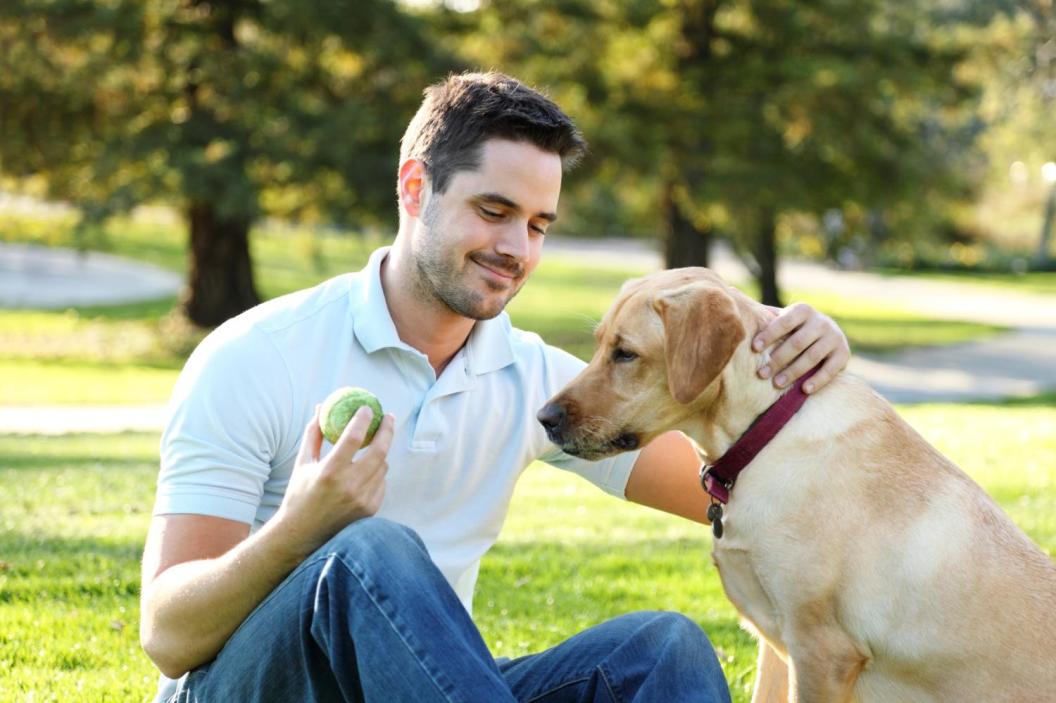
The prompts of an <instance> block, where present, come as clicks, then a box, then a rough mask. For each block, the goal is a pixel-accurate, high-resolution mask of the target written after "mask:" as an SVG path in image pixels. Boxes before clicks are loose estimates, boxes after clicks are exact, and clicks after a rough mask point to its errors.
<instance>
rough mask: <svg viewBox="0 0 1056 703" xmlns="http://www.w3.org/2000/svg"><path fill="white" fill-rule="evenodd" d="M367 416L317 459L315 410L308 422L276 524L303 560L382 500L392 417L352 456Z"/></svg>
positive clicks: (365, 411) (361, 414) (359, 415)
mask: <svg viewBox="0 0 1056 703" xmlns="http://www.w3.org/2000/svg"><path fill="white" fill-rule="evenodd" d="M371 416H372V414H371V410H370V408H369V407H367V406H363V407H362V408H360V409H359V410H358V411H356V414H355V415H353V416H352V420H351V421H350V422H349V423H348V426H347V427H345V430H344V432H342V433H341V437H340V439H338V440H337V444H335V445H334V448H333V450H332V451H331V452H330V453H329V454H327V455H326V456H325V457H323V458H322V459H320V458H319V452H320V449H321V447H322V444H323V434H322V432H321V431H320V430H319V408H318V407H317V408H316V409H315V415H313V416H312V419H311V420H309V422H308V426H307V427H306V428H305V430H304V436H303V437H302V438H301V448H300V452H299V453H298V455H297V461H296V464H295V466H294V469H293V474H292V475H291V476H290V484H289V487H288V488H287V489H286V495H285V497H284V499H283V501H282V505H281V506H280V507H279V512H278V514H277V515H276V518H277V519H279V520H281V521H282V522H284V523H286V529H287V530H288V534H289V535H290V539H291V543H295V544H296V545H297V546H298V548H299V549H300V551H302V552H304V554H305V555H307V554H310V553H311V552H312V551H314V550H315V549H317V548H318V547H320V546H322V545H323V543H325V542H326V541H327V540H328V539H330V538H331V537H333V536H334V535H335V534H337V533H338V532H340V531H341V530H342V529H344V528H345V527H346V526H348V525H350V524H352V523H353V522H355V521H356V520H359V519H360V518H364V517H370V516H371V515H374V514H375V513H376V512H377V511H378V508H379V507H381V501H382V498H383V497H384V496H385V474H386V473H387V472H388V468H389V465H388V462H387V461H386V455H387V454H388V452H389V447H390V446H391V444H392V433H393V423H394V420H393V416H392V415H390V414H386V415H385V416H384V417H383V418H382V420H381V426H380V427H378V431H377V433H376V434H375V435H374V439H373V441H372V442H371V443H370V445H369V446H368V447H367V448H366V449H365V450H364V451H363V452H361V453H359V454H358V455H357V452H358V451H359V449H360V447H362V446H363V442H364V440H365V438H366V433H367V427H369V425H370V420H371Z"/></svg>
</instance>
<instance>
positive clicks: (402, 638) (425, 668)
mask: <svg viewBox="0 0 1056 703" xmlns="http://www.w3.org/2000/svg"><path fill="white" fill-rule="evenodd" d="M332 556H333V557H335V558H336V559H337V561H339V562H340V563H341V566H343V567H345V569H346V570H347V571H348V573H349V574H350V575H351V576H352V577H353V578H354V579H356V581H358V582H359V586H360V588H362V589H363V592H364V593H365V594H366V595H367V598H369V599H370V602H371V603H372V604H373V605H374V607H375V608H377V610H378V612H379V613H381V615H382V617H383V618H384V619H385V622H387V623H389V627H391V628H392V631H393V632H395V633H396V635H397V637H399V640H400V642H402V643H403V646H404V647H406V648H407V651H409V652H410V653H411V654H412V655H413V656H414V660H415V661H416V662H418V666H420V667H421V669H422V671H423V672H425V675H426V676H428V677H429V680H430V681H431V682H432V684H433V686H435V687H436V690H437V692H439V693H440V695H441V696H443V697H444V700H446V701H454V700H455V699H454V698H452V697H451V694H449V693H448V692H447V691H445V690H444V686H442V685H441V682H440V681H438V680H437V679H438V678H443V675H442V673H441V672H439V671H438V672H436V673H434V672H433V671H431V670H430V667H428V666H426V664H425V662H424V661H423V659H424V658H425V654H424V653H422V654H419V653H418V652H416V651H415V649H414V647H412V646H411V643H410V642H408V641H407V637H406V636H405V635H404V633H403V631H401V629H400V628H399V627H397V626H396V623H395V622H393V621H392V618H390V617H389V614H388V613H386V612H385V609H384V608H382V607H381V604H380V603H379V602H378V600H377V599H376V598H375V597H374V593H373V592H372V591H371V589H369V588H367V584H366V583H364V579H363V577H361V575H360V574H359V573H357V570H356V569H355V566H354V565H353V564H349V563H348V562H346V561H345V560H344V558H343V557H342V555H341V554H339V553H334V554H332ZM446 683H450V682H446ZM449 688H451V689H452V690H453V689H454V687H453V686H449Z"/></svg>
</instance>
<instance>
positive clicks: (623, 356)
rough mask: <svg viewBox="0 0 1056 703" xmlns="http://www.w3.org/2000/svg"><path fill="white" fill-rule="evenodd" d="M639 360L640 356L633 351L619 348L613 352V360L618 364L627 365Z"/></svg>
mask: <svg viewBox="0 0 1056 703" xmlns="http://www.w3.org/2000/svg"><path fill="white" fill-rule="evenodd" d="M637 358H638V355H637V354H635V353H634V352H632V351H628V350H626V349H620V348H619V347H617V348H615V349H613V350H612V360H613V361H615V362H616V363H617V364H621V363H626V362H628V361H634V360H635V359H637Z"/></svg>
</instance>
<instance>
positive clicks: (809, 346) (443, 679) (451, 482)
mask: <svg viewBox="0 0 1056 703" xmlns="http://www.w3.org/2000/svg"><path fill="white" fill-rule="evenodd" d="M583 148H584V143H583V140H582V138H581V137H580V135H579V133H578V131H577V130H576V128H575V127H574V125H573V124H572V122H571V121H570V120H569V118H568V117H567V116H565V115H564V114H563V113H562V112H561V111H560V110H559V109H558V108H557V106H556V105H554V104H553V103H552V102H550V101H549V100H547V99H546V98H544V97H543V96H541V95H539V94H538V93H536V92H534V91H532V90H530V89H528V88H526V87H525V86H523V85H522V84H520V83H518V82H517V81H515V80H513V79H511V78H508V77H506V76H503V75H499V74H469V75H463V76H453V77H451V78H449V79H448V80H446V81H444V82H442V83H440V84H437V85H435V86H433V87H431V88H430V89H429V90H427V91H426V98H425V100H424V102H423V104H422V107H421V109H420V110H419V112H418V114H417V115H416V116H415V118H414V119H413V120H412V122H411V124H410V125H409V127H408V129H407V132H406V134H405V135H404V138H403V143H402V150H401V155H400V165H399V174H398V189H397V190H398V200H399V208H400V228H399V232H398V234H397V237H396V239H395V242H394V243H393V245H392V247H391V248H383V249H380V250H378V251H376V252H375V253H374V254H373V255H372V256H371V258H370V262H369V263H368V265H367V267H366V268H365V269H364V270H363V271H360V272H358V273H354V274H346V275H344V276H340V277H337V278H335V279H332V280H330V281H327V282H325V283H323V284H321V285H319V286H317V287H316V288H313V289H311V290H307V291H302V292H299V293H295V294H293V295H289V296H285V297H283V298H279V299H277V300H273V301H270V302H267V303H265V304H263V305H261V306H259V307H257V308H255V309H254V310H251V311H249V312H247V313H245V314H243V315H241V316H239V317H238V318H236V319H234V320H231V321H229V322H228V323H226V324H224V325H222V326H221V327H220V328H218V329H217V330H216V331H215V332H214V333H213V334H211V335H210V336H209V338H207V339H206V341H204V342H203V343H202V345H201V346H200V347H199V348H198V349H197V350H196V351H195V353H194V354H193V355H192V356H191V358H190V359H189V360H188V362H187V366H186V367H185V369H184V371H183V373H182V374H181V376H180V380H179V382H178V383H177V386H176V389H175V391H174V395H173V401H172V405H171V409H172V417H171V419H170V422H169V424H168V427H167V429H166V431H165V434H164V436H163V438H162V447H161V459H162V461H161V473H160V476H159V483H158V496H157V502H156V505H155V509H154V517H153V522H152V524H151V529H150V534H149V535H148V537H147V544H146V550H145V553H144V557H143V595H142V622H141V628H140V630H141V631H140V635H141V641H142V644H143V647H144V649H145V650H146V652H147V654H148V655H149V656H150V657H151V659H152V660H153V661H154V662H155V663H156V664H157V665H158V667H159V669H161V671H162V672H163V674H164V675H166V676H167V677H171V678H172V679H176V678H179V681H178V683H177V682H174V681H172V680H171V679H167V678H164V677H163V686H162V691H161V692H160V693H159V700H166V699H174V700H180V701H199V702H211V701H223V702H227V701H240V702H247V701H360V700H366V701H434V700H435V701H483V702H489V703H490V702H492V701H523V700H533V701H541V700H546V701H566V700H567V701H580V700H598V701H601V700H613V699H616V698H617V697H618V699H619V700H638V701H665V702H674V701H679V700H695V701H701V700H704V701H728V700H729V694H728V691H727V688H726V683H725V681H724V679H723V675H722V671H721V669H720V667H719V665H718V662H717V661H716V658H715V656H714V653H713V652H712V649H711V647H710V645H709V643H708V641H707V638H706V637H705V636H704V634H703V633H702V632H701V630H700V628H699V627H697V626H696V625H695V624H694V623H692V622H691V621H689V620H688V619H686V618H684V617H682V616H680V615H676V614H671V613H635V614H631V615H627V616H624V617H621V618H617V619H615V620H613V621H610V622H607V623H603V624H601V625H598V626H596V627H594V628H591V629H589V630H587V631H585V632H583V633H580V634H578V635H576V636H575V637H573V638H571V639H570V640H568V641H566V642H564V643H562V644H560V645H558V646H557V647H555V648H553V649H551V650H548V651H547V652H543V653H541V654H537V655H532V656H528V657H523V658H520V659H517V660H513V661H508V660H500V661H496V660H494V659H493V658H492V656H491V655H490V653H489V652H488V650H487V647H486V646H485V644H484V642H483V640H482V638H481V637H480V635H479V633H478V632H477V630H476V628H475V626H474V625H473V622H472V620H471V618H470V615H469V613H470V608H471V605H472V594H473V587H474V584H475V582H476V577H477V569H478V565H479V560H480V558H481V557H482V556H483V554H484V553H485V552H486V551H487V550H488V548H489V547H490V546H491V545H492V543H493V542H494V540H495V538H496V537H497V535H498V533H499V529H500V527H501V525H502V522H503V519H504V517H505V513H506V510H507V508H508V504H509V499H510V496H511V494H512V491H513V488H514V484H515V483H516V480H517V478H518V476H519V475H520V472H521V471H522V470H523V469H524V468H525V467H526V466H527V465H528V464H529V463H531V462H532V461H534V460H536V459H540V460H543V461H547V462H549V463H551V464H554V465H556V466H559V467H562V468H566V469H569V470H572V471H576V472H578V473H580V474H582V475H583V476H585V477H586V478H588V479H589V480H591V481H592V482H594V483H595V484H597V485H598V486H599V487H601V488H602V489H603V490H606V491H608V492H610V493H613V494H615V495H617V496H621V497H623V496H626V497H627V498H628V499H630V500H633V501H636V502H640V503H643V504H646V505H651V506H654V507H657V508H660V509H662V510H667V511H670V512H674V513H677V514H680V515H684V516H687V517H690V518H692V519H696V520H700V521H704V520H705V518H704V508H705V507H706V503H707V501H705V500H704V499H703V494H702V493H701V492H700V489H699V487H698V485H697V478H696V472H697V468H698V459H697V457H696V455H695V452H694V451H693V450H692V448H691V447H690V446H689V444H688V441H687V440H685V439H684V438H682V437H681V436H680V435H677V434H672V435H667V436H664V437H661V438H660V439H658V440H657V441H655V442H653V443H652V444H650V445H649V446H648V447H646V448H645V449H643V450H642V451H640V452H632V453H627V454H624V455H621V456H619V457H616V458H613V459H609V460H606V461H602V462H597V463H591V462H586V461H583V460H579V459H576V458H574V457H570V456H567V455H564V454H562V453H561V452H560V451H559V450H557V449H556V448H555V447H554V446H553V445H552V444H550V443H549V442H548V441H547V439H546V436H545V434H544V432H543V430H542V427H541V426H540V425H538V423H536V422H535V420H534V415H535V412H536V411H537V410H538V408H540V407H541V406H542V405H543V404H544V402H545V401H546V400H547V399H548V398H549V397H550V396H551V395H552V394H553V393H554V392H555V391H556V390H558V389H559V388H560V387H562V386H563V385H564V383H565V382H567V381H568V380H570V379H571V378H572V377H573V376H574V375H575V374H576V373H578V371H579V369H580V368H582V366H583V364H582V362H580V361H578V360H577V359H575V358H573V357H571V356H570V355H568V354H566V353H564V352H561V351H560V350H557V349H554V348H553V347H549V346H547V345H545V344H544V343H543V342H542V341H541V340H539V338H538V337H536V336H534V335H531V334H526V333H523V332H520V331H518V330H515V329H513V328H511V326H510V324H509V320H508V318H507V316H506V315H504V314H502V311H503V308H504V307H505V305H506V304H507V303H508V302H509V301H510V299H511V298H513V296H514V295H515V294H516V293H517V291H518V290H519V289H520V287H521V286H522V285H523V284H524V282H525V280H527V278H528V276H529V275H530V274H531V273H532V270H533V269H534V268H535V266H536V264H537V263H538V261H539V256H540V251H541V248H542V243H543V238H544V235H545V233H546V230H547V228H548V227H549V226H550V224H551V223H552V222H553V221H554V219H555V213H556V211H557V204H558V196H559V193H560V188H561V174H562V169H563V165H564V164H566V163H568V162H571V161H573V160H574V159H575V158H576V157H577V156H578V155H579V154H580V153H581V152H582V150H583ZM797 330H798V331H797ZM789 333H792V334H791V335H790V336H789V337H788V340H787V341H786V342H785V343H784V344H783V345H782V346H781V347H779V349H778V350H777V351H775V352H774V353H773V354H772V357H771V365H772V366H774V368H775V369H781V368H783V367H785V366H786V365H788V364H789V363H791V365H790V366H788V369H787V370H785V371H782V372H781V375H782V376H787V377H789V378H782V380H783V381H785V382H789V381H790V380H791V378H792V377H795V376H798V375H799V374H801V373H803V372H804V371H805V370H807V369H809V368H811V367H813V366H814V365H815V364H816V363H818V362H821V361H823V362H824V366H823V369H822V371H821V372H820V373H819V374H818V375H817V376H816V377H815V378H816V380H815V385H816V386H820V385H822V384H824V382H825V381H827V380H828V379H829V378H831V376H832V375H834V374H835V373H836V372H837V371H838V370H839V369H840V368H841V367H842V366H843V364H844V363H845V361H846V357H847V351H846V343H845V341H844V339H843V336H842V334H841V333H840V332H839V330H838V329H836V327H835V326H834V325H833V324H832V323H831V322H830V321H829V320H828V319H827V318H824V317H822V316H820V315H818V314H816V313H814V312H813V311H810V310H809V309H808V308H803V307H798V308H795V309H794V310H792V311H791V312H787V313H785V314H783V315H781V316H778V317H777V318H776V320H775V322H773V323H771V325H770V326H769V327H768V328H767V329H766V330H765V331H764V332H763V333H762V334H761V337H762V339H760V340H757V341H758V342H760V343H761V344H762V345H764V346H769V344H770V343H772V342H773V341H774V340H776V339H779V338H781V337H784V336H785V335H786V334H789ZM760 348H762V347H760ZM803 350H806V351H805V352H804V351H803ZM800 352H803V353H800ZM344 385H356V386H364V387H366V388H368V389H370V390H372V391H373V392H374V393H375V394H376V395H377V396H378V397H379V398H380V399H381V401H382V404H383V405H384V407H385V408H386V410H387V411H388V412H387V413H386V415H385V417H384V419H383V420H382V423H381V426H380V429H379V430H378V432H377V434H376V436H375V437H374V440H373V442H372V443H371V444H370V445H369V446H368V447H366V448H362V449H361V445H362V443H363V437H364V434H365V430H366V427H367V425H368V423H369V420H370V413H369V410H365V409H361V410H360V411H359V412H358V413H357V414H356V416H355V417H354V419H353V421H352V422H351V423H350V424H349V426H348V428H347V429H346V430H345V432H344V434H343V435H342V437H341V438H340V439H339V440H338V442H337V444H336V445H335V446H334V447H333V448H332V450H331V451H329V452H322V451H321V447H322V442H323V440H322V437H321V435H320V432H319V430H318V427H317V425H318V422H317V420H318V418H317V417H316V413H317V411H318V410H317V408H318V406H317V404H318V403H320V402H321V401H322V399H323V398H324V397H325V396H326V395H327V394H328V393H329V392H330V391H332V390H333V389H335V388H337V387H339V386H344ZM703 562H704V560H703V558H702V568H706V567H705V566H704V564H703ZM616 692H618V696H617V694H616ZM173 696H175V698H172V697H173Z"/></svg>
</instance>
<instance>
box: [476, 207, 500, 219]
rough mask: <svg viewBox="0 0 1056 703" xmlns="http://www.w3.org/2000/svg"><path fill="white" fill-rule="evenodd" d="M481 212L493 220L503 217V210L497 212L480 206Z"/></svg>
mask: <svg viewBox="0 0 1056 703" xmlns="http://www.w3.org/2000/svg"><path fill="white" fill-rule="evenodd" d="M480 214H481V215H483V216H484V217H487V218H489V219H492V220H497V219H499V218H500V217H502V213H501V212H495V211H494V210H489V209H487V208H486V207H482V208H480Z"/></svg>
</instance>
